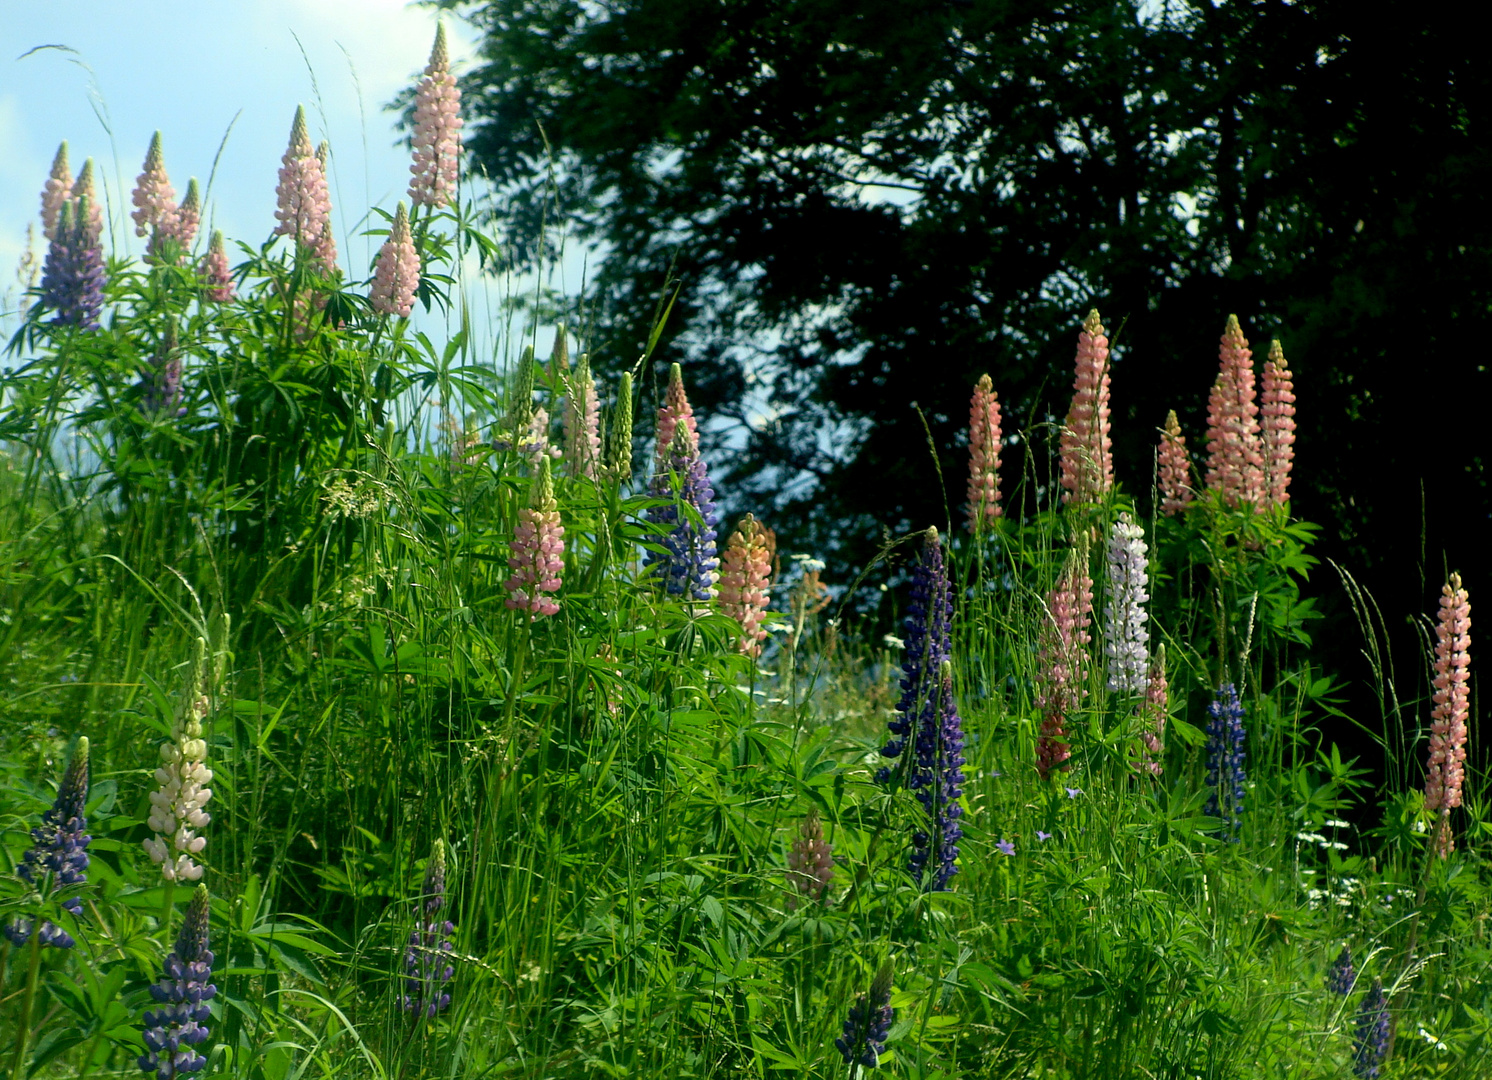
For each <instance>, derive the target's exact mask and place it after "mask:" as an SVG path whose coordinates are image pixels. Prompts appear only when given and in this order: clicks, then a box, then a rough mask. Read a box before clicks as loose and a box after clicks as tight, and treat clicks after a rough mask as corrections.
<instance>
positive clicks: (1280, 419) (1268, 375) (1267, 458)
mask: <svg viewBox="0 0 1492 1080" xmlns="http://www.w3.org/2000/svg"><path fill="white" fill-rule="evenodd" d="M1260 397H1261V405H1260V409H1259V411H1260V413H1261V414H1262V419H1261V421H1260V425H1261V427H1262V428H1263V441H1264V476H1265V480H1266V483H1267V484H1268V488H1269V497H1270V498H1271V499H1272V500H1273V501H1274V504H1275V505H1276V506H1284V505H1285V504H1286V503H1287V502H1289V501H1290V467H1291V465H1292V464H1293V463H1294V461H1295V376H1294V375H1293V374H1291V372H1290V365H1289V364H1288V363H1286V362H1285V350H1284V349H1282V348H1281V347H1280V343H1279V341H1278V340H1275V341H1271V342H1270V343H1269V359H1268V360H1266V361H1265V363H1264V392H1263V394H1262V395H1260Z"/></svg>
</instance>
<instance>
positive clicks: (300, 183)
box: [274, 106, 336, 274]
mask: <svg viewBox="0 0 1492 1080" xmlns="http://www.w3.org/2000/svg"><path fill="white" fill-rule="evenodd" d="M275 203H276V208H275V220H276V221H278V222H279V224H278V225H276V226H275V231H274V235H275V236H289V237H292V238H294V240H295V241H296V243H297V244H298V245H300V246H301V247H303V248H306V249H308V250H309V251H311V252H312V253H313V254H314V255H315V257H316V259H317V261H318V262H320V263H321V264H322V268H323V269H324V270H325V271H326V272H327V273H328V274H330V273H333V272H334V271H335V270H336V247H335V244H334V243H333V244H332V246H331V249H330V252H331V259H330V261H328V260H327V258H326V254H327V244H328V242H329V241H331V215H332V199H331V194H330V192H329V191H328V190H327V186H326V172H325V169H324V168H323V166H322V163H321V159H320V158H319V157H318V156H317V154H316V151H315V150H314V149H313V148H312V146H311V134H310V131H309V130H308V129H307V127H306V110H305V109H304V108H302V107H301V106H296V109H295V122H294V123H293V124H292V125H291V127H290V145H289V146H288V147H287V148H286V150H285V153H284V156H282V157H281V158H280V182H279V184H277V185H276V187H275Z"/></svg>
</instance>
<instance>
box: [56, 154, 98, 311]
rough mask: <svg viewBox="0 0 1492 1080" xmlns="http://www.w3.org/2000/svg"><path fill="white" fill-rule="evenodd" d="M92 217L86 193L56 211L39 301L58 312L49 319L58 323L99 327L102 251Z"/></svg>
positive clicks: (89, 201)
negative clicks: (53, 232) (53, 231)
mask: <svg viewBox="0 0 1492 1080" xmlns="http://www.w3.org/2000/svg"><path fill="white" fill-rule="evenodd" d="M85 169H86V166H85ZM90 186H91V184H90ZM92 220H93V204H92V201H91V199H90V198H89V196H88V195H87V194H86V193H85V194H83V195H81V196H79V197H77V198H75V199H69V200H68V201H67V202H65V203H63V204H62V208H61V210H59V211H58V214H57V228H56V230H55V234H54V235H53V237H52V243H51V245H50V246H49V247H48V248H47V259H46V262H45V264H44V265H43V267H42V274H41V300H40V303H41V305H42V306H43V307H47V308H50V309H52V310H53V311H55V312H56V313H57V314H56V315H55V316H54V317H53V319H52V321H53V322H54V323H55V324H56V325H58V326H76V327H77V328H78V329H80V330H97V329H98V317H99V314H100V313H101V312H102V311H103V307H104V250H103V244H102V236H101V233H100V231H99V229H96V228H95V227H94V226H93V225H92V224H90V222H91V221H92ZM100 228H101V226H100Z"/></svg>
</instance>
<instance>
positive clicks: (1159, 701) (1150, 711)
mask: <svg viewBox="0 0 1492 1080" xmlns="http://www.w3.org/2000/svg"><path fill="white" fill-rule="evenodd" d="M1169 692H1170V688H1169V687H1168V685H1167V684H1166V646H1165V644H1164V643H1161V644H1160V645H1158V646H1156V649H1155V656H1154V657H1153V658H1152V659H1151V661H1150V682H1149V685H1148V686H1147V687H1146V690H1145V704H1144V706H1143V708H1142V709H1141V712H1140V720H1141V726H1140V743H1141V746H1142V749H1141V751H1140V764H1139V768H1140V771H1141V772H1146V773H1149V774H1150V775H1151V776H1159V775H1160V773H1161V762H1162V761H1163V759H1164V758H1165V753H1166V744H1165V738H1166V719H1167V717H1168V716H1169Z"/></svg>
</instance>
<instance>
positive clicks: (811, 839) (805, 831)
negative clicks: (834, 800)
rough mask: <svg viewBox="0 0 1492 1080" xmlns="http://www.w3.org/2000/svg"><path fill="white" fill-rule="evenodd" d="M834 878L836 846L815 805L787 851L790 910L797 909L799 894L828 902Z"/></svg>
mask: <svg viewBox="0 0 1492 1080" xmlns="http://www.w3.org/2000/svg"><path fill="white" fill-rule="evenodd" d="M833 880H834V846H833V845H832V844H829V843H826V842H825V840H824V825H823V822H821V821H820V820H819V812H818V810H817V808H812V807H811V808H810V809H809V811H808V816H807V817H806V818H804V819H803V824H802V825H800V826H799V827H798V836H797V838H796V839H795V840H794V841H793V843H792V846H791V847H790V848H789V849H788V853H787V884H788V888H789V889H790V890H791V891H790V892H789V893H788V897H787V909H788V911H796V910H797V907H798V902H799V897H806V898H807V900H808V903H810V904H817V903H823V904H825V905H827V904H828V903H829V885H830V883H831V882H832V881H833Z"/></svg>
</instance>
